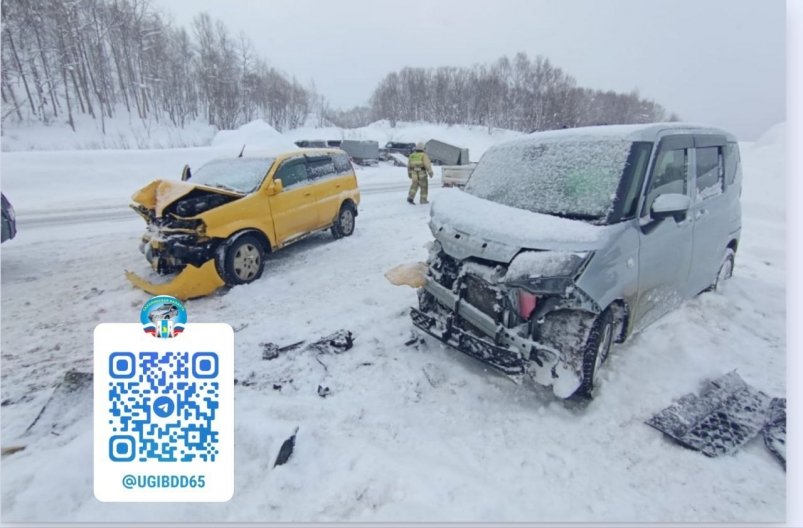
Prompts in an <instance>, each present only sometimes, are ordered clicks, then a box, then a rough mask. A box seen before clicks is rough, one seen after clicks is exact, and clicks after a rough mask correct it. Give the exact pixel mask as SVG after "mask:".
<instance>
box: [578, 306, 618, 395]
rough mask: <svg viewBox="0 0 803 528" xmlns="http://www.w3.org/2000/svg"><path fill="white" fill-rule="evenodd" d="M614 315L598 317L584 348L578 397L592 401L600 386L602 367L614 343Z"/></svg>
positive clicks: (603, 314) (606, 311) (605, 314)
mask: <svg viewBox="0 0 803 528" xmlns="http://www.w3.org/2000/svg"><path fill="white" fill-rule="evenodd" d="M613 330H614V324H613V314H612V313H611V310H610V309H608V310H605V311H604V312H602V313H601V314H599V315H598V316H597V318H596V319H595V320H594V324H593V325H592V326H591V331H590V332H589V333H588V339H587V340H586V343H585V345H584V347H583V381H582V383H581V385H580V388H578V389H577V392H575V395H576V396H579V397H583V398H588V399H591V398H592V397H593V392H594V389H595V388H596V386H597V385H598V384H599V373H600V369H601V367H602V365H604V364H605V362H606V361H607V360H608V354H609V353H610V351H611V343H612V342H613Z"/></svg>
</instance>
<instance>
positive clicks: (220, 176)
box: [192, 158, 274, 193]
mask: <svg viewBox="0 0 803 528" xmlns="http://www.w3.org/2000/svg"><path fill="white" fill-rule="evenodd" d="M273 160H274V159H273V158H237V159H227V160H216V161H210V162H209V163H207V164H206V165H203V166H202V167H201V168H200V169H198V171H197V172H195V173H193V175H192V183H199V184H202V185H209V186H210V187H219V188H221V189H226V190H229V191H236V192H241V193H250V192H252V191H253V190H255V189H256V188H257V186H258V185H259V184H260V183H262V179H263V178H265V176H266V175H267V174H268V169H270V166H271V165H273Z"/></svg>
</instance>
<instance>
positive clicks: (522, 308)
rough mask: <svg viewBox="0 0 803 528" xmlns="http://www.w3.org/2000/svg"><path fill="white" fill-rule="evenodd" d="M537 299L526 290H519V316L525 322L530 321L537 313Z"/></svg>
mask: <svg viewBox="0 0 803 528" xmlns="http://www.w3.org/2000/svg"><path fill="white" fill-rule="evenodd" d="M536 303H537V297H536V296H535V294H533V293H530V292H528V291H526V290H519V315H520V316H521V318H522V319H524V320H525V321H527V320H529V319H530V316H532V315H533V311H535V305H536Z"/></svg>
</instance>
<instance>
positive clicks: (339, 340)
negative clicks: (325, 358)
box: [310, 330, 354, 354]
mask: <svg viewBox="0 0 803 528" xmlns="http://www.w3.org/2000/svg"><path fill="white" fill-rule="evenodd" d="M353 346H354V335H353V334H352V333H351V332H350V331H349V330H338V331H337V332H335V333H333V334H330V335H328V336H326V337H322V338H320V339H319V340H318V341H315V342H314V343H311V344H310V348H314V349H316V350H319V351H321V352H324V353H335V354H342V353H343V352H345V351H346V350H350V349H351V347H353Z"/></svg>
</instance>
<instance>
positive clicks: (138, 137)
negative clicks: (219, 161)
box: [0, 110, 217, 152]
mask: <svg viewBox="0 0 803 528" xmlns="http://www.w3.org/2000/svg"><path fill="white" fill-rule="evenodd" d="M75 128H76V131H75V132H73V130H72V128H70V125H69V124H67V122H66V121H59V122H56V123H52V124H50V125H45V124H43V123H41V122H39V121H32V122H25V123H15V124H10V123H5V124H4V126H3V128H2V137H0V144H1V145H2V150H3V151H4V152H9V151H20V150H90V149H92V150H94V149H165V148H180V147H197V146H203V145H209V142H210V141H211V139H212V137H213V136H214V134H215V132H216V130H217V129H216V128H215V127H213V126H212V125H209V124H206V123H202V122H200V121H193V122H190V123H187V125H186V126H185V127H183V128H179V127H176V126H174V125H173V124H172V123H170V122H169V121H160V122H158V123H157V122H156V121H154V120H148V121H143V120H141V119H139V118H138V117H136V116H132V115H130V114H128V112H127V111H125V110H123V111H121V112H119V114H118V115H117V116H115V117H114V118H111V119H108V118H107V119H106V122H105V128H106V132H105V133H104V132H103V130H102V128H101V123H100V120H95V119H92V118H91V117H89V116H87V115H79V116H75Z"/></svg>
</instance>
